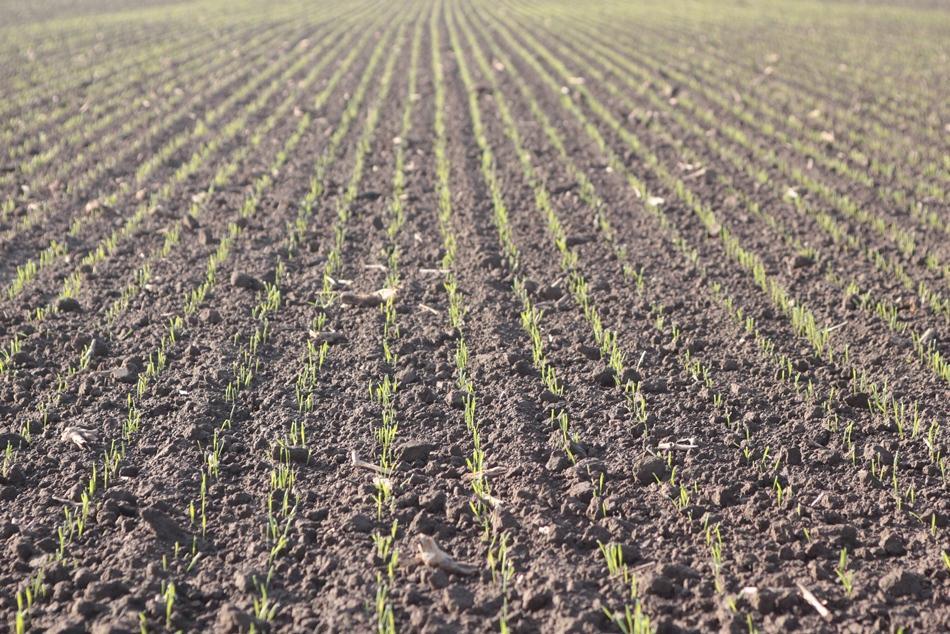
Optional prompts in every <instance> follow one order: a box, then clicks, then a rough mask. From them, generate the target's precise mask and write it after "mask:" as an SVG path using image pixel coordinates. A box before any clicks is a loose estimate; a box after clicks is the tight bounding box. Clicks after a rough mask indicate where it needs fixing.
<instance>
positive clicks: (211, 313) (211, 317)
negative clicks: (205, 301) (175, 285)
mask: <svg viewBox="0 0 950 634" xmlns="http://www.w3.org/2000/svg"><path fill="white" fill-rule="evenodd" d="M198 319H200V320H201V321H202V322H204V323H206V324H219V323H221V313H219V312H218V311H216V310H215V309H213V308H202V309H201V312H199V313H198Z"/></svg>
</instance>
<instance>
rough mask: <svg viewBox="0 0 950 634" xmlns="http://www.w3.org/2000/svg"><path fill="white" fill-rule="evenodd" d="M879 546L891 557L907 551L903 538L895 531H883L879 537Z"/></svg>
mask: <svg viewBox="0 0 950 634" xmlns="http://www.w3.org/2000/svg"><path fill="white" fill-rule="evenodd" d="M880 546H881V548H882V549H883V550H884V552H885V553H886V554H887V555H890V556H891V557H900V556H901V555H903V554H904V553H906V552H907V548H906V547H905V545H904V539H903V538H902V537H901V536H900V535H897V534H896V533H885V534H884V535H883V536H882V537H881V543H880Z"/></svg>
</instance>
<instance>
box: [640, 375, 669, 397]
mask: <svg viewBox="0 0 950 634" xmlns="http://www.w3.org/2000/svg"><path fill="white" fill-rule="evenodd" d="M640 391H641V392H643V393H645V394H666V393H667V392H668V391H669V387H668V386H667V383H666V379H662V378H661V379H648V380H646V381H643V382H642V383H641V384H640Z"/></svg>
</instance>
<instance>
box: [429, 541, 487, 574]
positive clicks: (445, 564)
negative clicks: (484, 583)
mask: <svg viewBox="0 0 950 634" xmlns="http://www.w3.org/2000/svg"><path fill="white" fill-rule="evenodd" d="M416 558H417V559H418V560H419V561H421V562H422V563H424V564H425V565H427V566H429V567H430V568H441V569H442V570H445V571H446V572H452V573H455V574H458V575H465V576H470V575H474V574H475V572H476V568H475V566H470V565H468V564H462V563H459V562H457V561H455V560H454V559H453V558H452V556H451V555H449V554H448V553H447V552H445V551H444V550H442V549H441V548H439V545H438V544H437V543H435V540H434V539H432V538H431V537H429V536H428V535H421V536H420V537H419V540H418V541H417V542H416Z"/></svg>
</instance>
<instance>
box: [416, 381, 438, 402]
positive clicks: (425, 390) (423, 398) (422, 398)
mask: <svg viewBox="0 0 950 634" xmlns="http://www.w3.org/2000/svg"><path fill="white" fill-rule="evenodd" d="M416 399H418V400H419V402H420V403H425V404H426V405H428V404H430V403H434V402H435V392H434V391H433V390H432V388H431V387H429V386H427V385H424V386H423V387H422V389H420V390H419V391H418V392H416Z"/></svg>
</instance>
